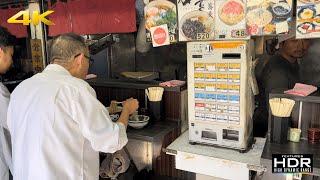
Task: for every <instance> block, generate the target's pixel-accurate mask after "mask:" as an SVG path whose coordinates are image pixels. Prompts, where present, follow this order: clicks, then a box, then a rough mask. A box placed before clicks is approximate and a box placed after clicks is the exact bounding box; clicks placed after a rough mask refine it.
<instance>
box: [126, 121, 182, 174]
mask: <svg viewBox="0 0 320 180" xmlns="http://www.w3.org/2000/svg"><path fill="white" fill-rule="evenodd" d="M176 128H178V123H177V122H172V121H159V122H154V123H150V124H149V125H147V126H146V127H144V128H142V129H133V128H130V127H129V128H128V130H127V136H128V139H129V141H128V144H127V145H126V147H127V149H128V152H129V154H130V156H131V158H132V160H133V162H134V164H135V165H136V167H137V169H138V171H141V170H142V169H144V168H147V169H148V170H151V169H152V167H153V165H154V164H155V162H156V159H157V158H158V157H159V156H160V155H161V150H162V147H163V143H164V140H165V136H166V135H168V134H169V133H171V132H173V131H174V130H175V129H176Z"/></svg>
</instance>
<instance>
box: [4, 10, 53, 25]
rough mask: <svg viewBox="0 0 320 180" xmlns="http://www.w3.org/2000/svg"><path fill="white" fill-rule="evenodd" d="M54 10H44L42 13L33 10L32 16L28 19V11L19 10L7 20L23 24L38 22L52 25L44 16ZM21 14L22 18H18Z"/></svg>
mask: <svg viewBox="0 0 320 180" xmlns="http://www.w3.org/2000/svg"><path fill="white" fill-rule="evenodd" d="M53 12H54V11H46V12H44V13H42V14H40V13H39V11H33V12H32V16H31V19H30V15H29V11H20V12H18V13H17V14H15V15H14V16H12V17H11V18H9V19H8V20H7V22H8V23H10V24H23V25H25V26H28V25H30V23H31V24H33V25H35V26H37V25H38V24H39V23H40V22H42V23H44V24H45V25H48V26H50V25H54V23H53V22H51V21H49V20H48V19H46V16H48V15H50V14H52V13H53ZM21 16H22V19H18V18H19V17H21Z"/></svg>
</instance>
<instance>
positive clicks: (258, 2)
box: [246, 0, 293, 36]
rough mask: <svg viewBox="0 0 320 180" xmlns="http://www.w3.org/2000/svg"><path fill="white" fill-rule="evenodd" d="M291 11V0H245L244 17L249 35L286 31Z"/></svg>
mask: <svg viewBox="0 0 320 180" xmlns="http://www.w3.org/2000/svg"><path fill="white" fill-rule="evenodd" d="M292 12H293V10H292V0H278V1H275V0H247V17H246V18H247V30H248V33H249V35H251V36H263V35H275V34H286V33H288V32H289V31H290V26H289V24H290V23H291V22H292Z"/></svg>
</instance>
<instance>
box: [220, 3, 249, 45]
mask: <svg viewBox="0 0 320 180" xmlns="http://www.w3.org/2000/svg"><path fill="white" fill-rule="evenodd" d="M215 3H216V4H215V14H216V17H215V25H216V28H215V37H216V39H221V40H228V39H248V38H249V36H248V33H247V29H246V21H245V19H246V18H245V16H246V1H245V0H216V1H215Z"/></svg>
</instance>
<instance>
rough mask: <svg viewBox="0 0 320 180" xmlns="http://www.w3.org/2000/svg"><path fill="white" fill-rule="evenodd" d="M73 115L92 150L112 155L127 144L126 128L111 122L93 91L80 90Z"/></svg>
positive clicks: (106, 111)
mask: <svg viewBox="0 0 320 180" xmlns="http://www.w3.org/2000/svg"><path fill="white" fill-rule="evenodd" d="M74 115H75V120H76V121H77V122H78V123H79V126H80V129H81V131H82V134H83V136H84V137H85V138H87V139H88V140H89V141H90V142H91V145H92V148H93V149H94V150H96V151H101V152H106V153H114V152H116V151H118V150H120V149H122V148H123V147H124V146H125V145H126V144H127V142H128V138H127V134H126V128H125V127H124V125H122V124H121V123H114V122H112V121H111V119H110V116H109V112H108V110H107V109H106V107H104V105H103V104H101V103H100V101H98V100H97V98H96V96H95V92H94V91H93V90H91V89H88V90H81V92H80V93H79V94H78V95H77V96H76V100H75V107H74Z"/></svg>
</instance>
